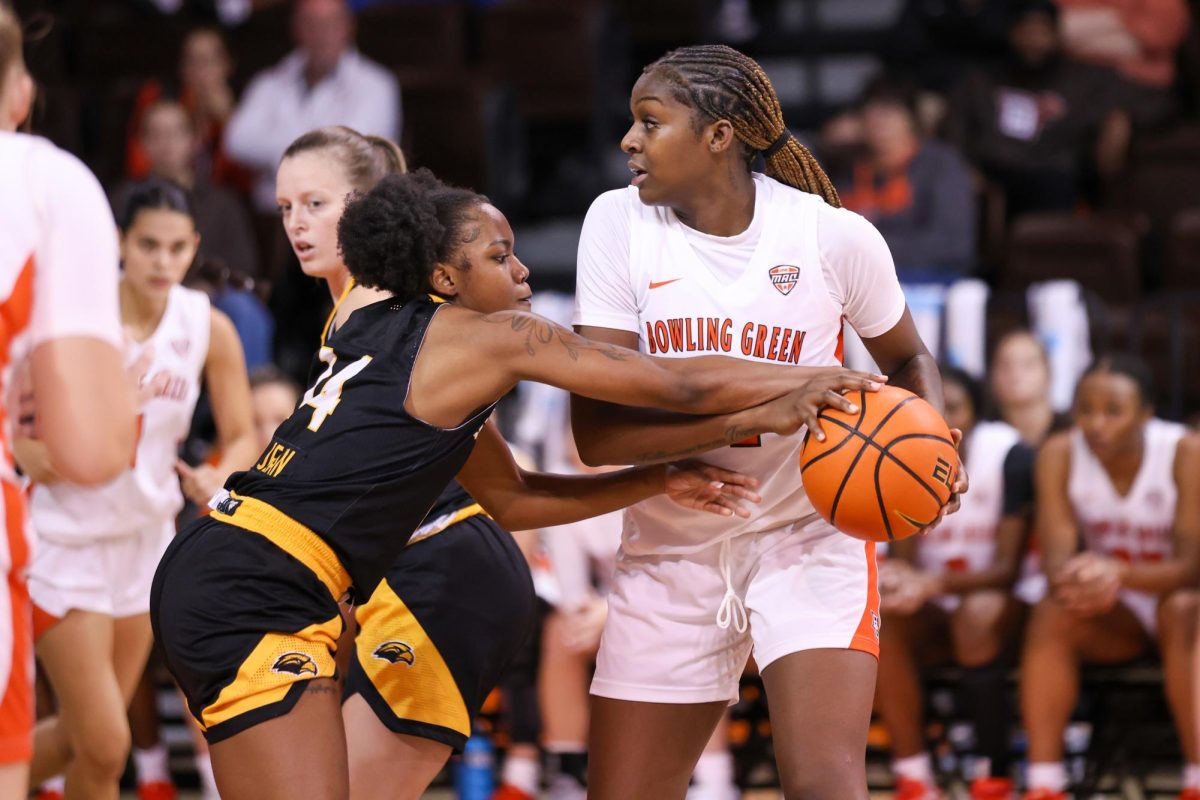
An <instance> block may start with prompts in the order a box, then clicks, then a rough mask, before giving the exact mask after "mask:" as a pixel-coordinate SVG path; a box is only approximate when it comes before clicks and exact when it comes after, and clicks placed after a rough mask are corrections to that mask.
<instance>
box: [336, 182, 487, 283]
mask: <svg viewBox="0 0 1200 800" xmlns="http://www.w3.org/2000/svg"><path fill="white" fill-rule="evenodd" d="M487 202H489V201H488V199H487V198H486V197H484V196H483V195H481V194H478V193H476V192H473V191H471V190H470V189H460V188H458V187H457V186H449V185H447V184H445V183H442V182H441V181H440V180H438V178H437V177H436V176H434V174H433V173H432V172H430V171H429V170H427V169H418V170H416V171H415V172H411V173H409V174H407V175H389V176H387V177H386V178H384V179H383V180H381V181H380V182H379V183H378V184H376V186H375V188H374V189H372V190H371V191H369V192H367V193H366V194H359V195H356V196H355V197H353V198H352V199H351V200H350V202H349V204H348V205H347V206H346V210H345V211H344V212H343V213H342V218H341V220H340V221H339V222H338V246H339V247H340V249H341V251H342V261H343V262H345V264H346V267H347V269H349V270H350V274H351V275H353V276H354V280H356V281H358V283H360V284H362V285H363V286H368V287H373V288H378V289H385V290H387V291H389V292H391V293H392V294H394V295H395V296H396V297H397V298H399V299H400V300H402V301H404V300H409V299H411V298H413V297H416V296H417V295H420V294H424V293H426V292H428V291H429V276H430V275H431V274H432V273H433V268H434V266H435V265H437V264H438V263H450V262H451V261H452V260H453V259H454V258H455V257H456V256H458V253H459V248H460V247H461V246H462V244H463V235H464V228H465V227H466V226H467V225H468V224H469V223H470V222H471V220H472V218H473V212H474V210H475V209H477V208H478V207H479V206H481V205H483V204H484V203H487ZM461 265H462V266H464V267H466V266H468V264H467V262H466V261H465V259H463V260H462V261H461Z"/></svg>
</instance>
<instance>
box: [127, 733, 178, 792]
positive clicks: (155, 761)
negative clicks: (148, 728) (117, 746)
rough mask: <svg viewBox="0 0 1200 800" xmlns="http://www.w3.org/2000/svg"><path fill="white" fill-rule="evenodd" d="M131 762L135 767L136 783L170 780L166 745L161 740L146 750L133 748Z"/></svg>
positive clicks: (166, 781)
mask: <svg viewBox="0 0 1200 800" xmlns="http://www.w3.org/2000/svg"><path fill="white" fill-rule="evenodd" d="M133 764H134V767H135V769H137V779H138V783H170V782H171V770H170V768H169V767H168V766H167V746H166V745H165V744H163V743H162V742H159V743H158V744H156V745H154V747H151V748H149V749H147V750H143V749H141V748H140V747H135V748H133Z"/></svg>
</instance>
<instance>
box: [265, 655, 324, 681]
mask: <svg viewBox="0 0 1200 800" xmlns="http://www.w3.org/2000/svg"><path fill="white" fill-rule="evenodd" d="M271 671H272V672H286V673H287V674H289V675H312V676H313V677H314V678H315V677H317V674H318V672H317V662H315V661H313V660H312V657H311V656H307V655H305V654H304V653H284V654H283V655H281V656H280V657H279V658H277V659H275V663H274V664H272V665H271Z"/></svg>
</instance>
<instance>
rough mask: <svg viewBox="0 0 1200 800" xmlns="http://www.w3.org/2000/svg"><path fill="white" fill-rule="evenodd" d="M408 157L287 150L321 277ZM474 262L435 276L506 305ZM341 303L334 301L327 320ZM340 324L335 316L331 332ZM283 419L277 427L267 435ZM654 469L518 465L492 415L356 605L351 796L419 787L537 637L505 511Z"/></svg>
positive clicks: (334, 136)
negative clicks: (595, 471)
mask: <svg viewBox="0 0 1200 800" xmlns="http://www.w3.org/2000/svg"><path fill="white" fill-rule="evenodd" d="M405 171H406V170H405V162H404V157H403V154H402V153H401V152H400V150H399V148H398V147H397V146H396V145H395V144H394V143H392V142H390V141H388V140H386V139H383V138H381V137H377V136H363V135H362V134H359V133H358V132H356V131H353V130H351V129H349V128H345V127H339V126H334V127H326V128H318V129H316V130H313V131H309V132H308V133H306V134H304V135H302V136H300V137H299V138H297V139H296V140H295V141H294V142H292V144H291V145H289V147H288V149H287V151H286V152H285V154H284V156H283V159H282V161H281V162H280V165H279V169H278V171H277V173H276V196H277V200H278V203H279V206H280V210H281V212H282V216H283V222H284V229H285V232H286V233H287V236H288V239H289V241H290V242H291V243H292V246H293V248H294V250H295V252H296V255H297V257H298V259H299V261H300V266H301V268H302V269H303V270H304V272H305V274H307V275H310V276H312V277H316V278H320V279H322V280H324V281H325V282H326V284H327V285H328V287H329V289H330V292H331V294H333V299H334V300H335V301H338V300H339V299H340V298H341V296H342V295H344V294H345V293H346V292H347V291H348V290H349V288H350V287H351V286H353V284H354V280H353V278H352V277H351V275H350V271H349V269H348V268H347V267H346V265H345V263H344V262H343V261H342V256H341V251H340V250H339V249H338V243H337V224H338V221H339V220H340V218H341V215H342V211H343V208H344V205H345V202H346V200H347V199H348V198H349V197H351V196H353V195H354V193H355V192H359V193H363V192H367V191H369V190H370V189H371V188H373V187H374V186H375V185H376V184H377V183H378V182H379V181H380V180H381V179H383V178H384V177H385V176H387V175H390V174H399V173H403V172H405ZM462 196H463V197H465V198H466V199H467V200H470V199H472V197H473V196H472V195H470V194H464V195H462ZM465 263H467V262H459V263H458V264H457V265H456V266H455V267H454V272H453V273H451V272H450V271H449V270H441V271H438V272H436V273H435V275H434V276H432V280H431V283H432V284H433V286H431V288H436V290H437V291H438V292H439V293H440V294H441V296H443V297H445V298H446V299H447V300H450V301H452V302H454V303H456V304H458V305H460V306H462V307H464V308H471V309H475V310H480V311H488V310H496V303H497V300H496V299H495V297H492V296H489V294H488V293H486V292H481V291H480V286H481V285H483V286H486V284H480V282H479V280H480V278H482V277H484V276H485V270H486V265H483V264H480V265H479V266H477V267H475V268H473V269H472V268H469V267H467V266H464V264H465ZM452 276H453V277H452ZM464 284H466V285H465V286H464ZM509 300H511V298H509ZM504 302H507V301H504ZM336 315H337V312H336V306H335V312H334V315H333V317H331V322H332V319H333V318H336ZM337 335H338V332H337V330H336V329H334V327H333V326H332V325H330V326H329V327H328V329H327V330H326V332H325V336H324V337H323V342H322V344H323V345H324V344H325V343H327V342H328V341H330V340H331V339H335V338H336V337H337ZM317 363H318V365H320V366H321V368H323V366H324V365H323V364H321V363H320V362H317ZM292 405H293V407H294V406H295V403H293V404H292ZM273 433H274V427H272V430H271V431H270V432H269V433H268V437H269V436H270V435H271V434H273ZM647 474H648V473H647V472H646V471H645V470H625V471H623V472H622V473H621V474H618V475H607V476H603V477H600V478H599V479H598V480H595V481H588V480H581V479H579V478H578V477H575V476H554V475H544V474H540V473H530V472H527V471H524V470H520V469H518V468H517V467H516V465H515V464H514V462H513V459H512V457H511V455H510V454H509V451H508V448H507V445H506V444H505V442H504V441H503V439H502V438H501V437H500V435H499V433H498V430H497V429H496V426H495V425H494V424H493V423H491V422H488V423H486V424H485V425H484V427H483V430H482V431H481V433H480V436H479V438H478V440H477V443H476V446H475V448H474V450H473V451H472V454H471V457H470V459H468V461H467V464H466V465H465V466H464V468H463V477H462V480H463V481H464V482H466V483H468V484H470V486H471V487H472V489H473V490H474V491H475V492H476V495H475V496H472V495H470V494H468V493H467V490H466V489H464V488H463V485H462V484H460V483H459V482H458V481H451V482H450V484H449V485H448V486H447V487H446V488H445V489H444V490H443V491H442V494H441V496H440V497H439V498H438V500H437V502H436V503H435V505H434V508H433V509H432V510H431V511H430V512H429V514H427V515H426V519H425V520H424V522H422V524H421V526H420V527H419V528H418V529H417V531H416V532H415V533H414V534H413V538H412V540H411V541H410V542H409V544H408V546H407V547H405V548H404V551H403V552H402V553H401V555H400V557H399V558H398V559H397V560H396V562H395V563H394V564H393V565H392V566H391V568H390V569H389V570H388V572H387V574H386V575H385V576H384V579H383V581H382V582H381V583H380V585H379V586H378V588H376V590H375V592H374V593H373V594H372V595H371V597H370V599H369V600H368V601H367V602H365V603H362V604H359V605H358V606H357V607H356V608H355V609H354V617H355V620H356V623H357V631H356V632H355V634H354V636H355V638H356V642H355V646H354V654H353V656H352V657H351V659H350V662H349V667H348V669H347V672H346V685H345V697H346V699H345V702H344V703H343V705H342V716H343V719H344V721H345V725H346V735H347V744H348V751H349V754H350V790H351V795H352V796H353V797H355V798H367V797H371V796H375V794H376V793H378V794H379V795H380V796H382V797H387V798H388V800H398V799H399V798H403V797H410V796H411V797H418V796H420V795H421V793H422V792H423V791H424V790H425V788H426V787H427V786H428V784H429V783H430V782H431V781H432V780H433V779H434V778H435V777H436V776H437V773H438V772H440V771H441V769H442V767H443V765H444V764H445V762H446V760H447V759H448V758H449V756H450V753H451V751H452V749H454V748H458V749H461V748H462V746H463V745H464V744H465V742H466V739H467V736H468V735H469V734H470V731H471V724H472V721H473V720H474V718H475V716H476V715H477V714H478V712H479V708H480V706H481V704H482V703H483V700H484V697H485V696H486V695H487V693H488V691H490V690H491V688H492V687H493V686H495V684H496V683H497V681H498V680H499V676H500V675H501V673H502V672H503V671H504V669H505V668H506V666H507V664H508V663H509V662H510V661H511V660H512V658H513V655H514V654H515V653H516V651H517V649H518V648H520V647H521V646H522V644H523V643H524V641H525V640H526V639H527V638H528V637H529V632H530V629H531V627H532V625H533V622H534V608H533V587H532V581H531V578H530V575H529V568H528V566H527V565H526V563H525V559H524V557H523V556H522V554H521V552H520V550H519V549H518V547H517V545H516V543H515V542H514V540H513V538H512V536H511V535H510V534H509V533H508V532H507V531H506V530H504V528H502V527H501V525H504V526H512V527H514V529H524V528H536V527H541V526H543V525H552V524H555V523H560V522H574V521H576V520H578V519H579V518H580V517H582V516H588V515H589V514H599V513H604V512H610V511H612V510H614V509H617V508H620V507H622V506H624V505H627V504H628V503H630V502H633V501H634V500H636V499H641V497H642V496H643V495H644V493H645V492H647V491H650V489H651V484H649V483H647V481H646V480H645V478H646V476H647ZM671 475H672V478H671V480H670V482H669V483H670V485H669V486H667V487H664V488H666V489H667V490H668V492H669V493H671V494H672V495H673V497H674V498H675V500H676V501H677V502H689V501H690V500H694V499H695V498H697V497H699V496H701V495H702V492H701V491H700V490H703V489H707V485H708V482H709V480H719V481H724V482H725V483H726V486H725V487H724V488H723V493H722V494H713V495H712V496H711V499H712V501H713V505H712V506H711V507H710V510H712V511H714V512H724V513H728V512H731V511H732V510H733V508H734V507H735V506H734V502H735V500H734V498H736V497H737V496H739V495H740V496H742V497H749V498H750V499H753V494H752V493H750V492H748V491H747V490H744V489H743V488H741V487H739V486H737V483H738V480H739V477H738V476H734V475H732V474H730V473H726V472H724V471H720V472H713V471H711V470H709V471H708V472H707V474H706V472H705V468H704V467H702V466H700V465H695V466H688V467H682V468H677V469H673V470H671ZM485 509H486V511H485ZM489 513H490V516H489ZM741 513H746V512H744V511H742V512H741ZM401 631H402V632H403V639H404V641H405V642H406V643H408V644H409V645H410V646H411V647H413V648H415V649H416V650H417V651H420V650H421V649H422V647H423V648H424V649H426V650H429V649H436V651H437V652H438V654H439V655H440V656H441V662H438V661H436V660H435V659H432V658H424V657H422V658H421V659H420V661H419V662H418V661H417V660H415V659H414V661H413V663H411V664H410V663H407V662H406V661H400V662H397V663H391V662H389V661H387V660H385V659H383V658H381V657H380V654H379V653H378V651H379V648H380V647H381V646H382V645H383V644H384V643H386V642H388V641H391V640H393V639H395V638H396V637H397V636H400V633H398V632H401ZM419 642H423V643H424V644H423V645H422V644H420V643H419ZM387 652H388V651H386V650H385V651H384V654H386V653H387ZM442 665H444V666H445V668H444V669H443V668H442ZM400 676H402V680H397V678H398V677H400ZM433 696H436V697H437V698H438V701H437V702H431V701H430V698H431V697H433ZM399 786H403V787H404V788H403V790H399V789H397V787H399Z"/></svg>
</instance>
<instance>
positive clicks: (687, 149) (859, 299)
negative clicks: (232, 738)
mask: <svg viewBox="0 0 1200 800" xmlns="http://www.w3.org/2000/svg"><path fill="white" fill-rule="evenodd" d="M630 110H631V112H632V114H633V124H632V126H631V127H630V128H629V131H628V132H627V133H626V134H625V137H624V139H623V140H622V142H621V148H622V149H623V150H624V151H625V152H626V153H628V154H629V167H630V169H631V170H632V172H633V174H634V177H633V182H632V186H631V187H630V188H627V189H621V190H617V191H612V192H608V193H606V194H604V195H601V196H600V197H599V198H598V199H597V200H596V201H595V202H594V203H593V204H592V207H591V209H590V210H589V212H588V215H587V219H586V220H585V222H584V228H583V237H582V239H581V241H580V245H579V273H578V297H577V309H576V314H575V324H576V326H577V330H578V331H579V332H580V333H582V334H583V335H584V336H587V337H589V338H590V339H595V340H598V341H603V342H608V343H610V344H612V345H616V346H618V347H623V348H629V349H631V350H641V351H642V352H643V353H649V354H652V355H663V356H666V357H669V358H678V357H681V356H687V355H693V354H697V353H722V354H728V355H732V356H735V357H738V358H741V359H744V360H746V361H752V362H753V361H758V362H765V363H782V364H799V365H807V366H831V365H836V364H838V363H840V362H841V341H842V323H843V319H844V320H846V321H848V322H850V324H851V325H853V326H854V328H855V329H856V330H857V331H858V333H859V334H860V335H861V336H862V337H863V339H864V340H865V342H866V344H867V347H868V349H869V350H870V351H871V354H872V356H874V358H875V360H876V362H877V363H878V364H879V365H880V367H881V369H882V371H883V372H885V373H886V374H888V375H890V376H891V379H890V383H891V384H892V385H899V386H902V387H905V388H908V389H911V390H912V391H914V392H916V393H917V394H919V395H921V396H922V397H924V398H925V399H926V400H928V401H930V402H931V403H933V404H934V406H935V407H936V408H938V409H940V408H941V406H942V400H941V394H942V392H941V383H940V380H939V378H938V371H937V366H936V364H935V363H934V361H933V359H932V357H931V356H930V355H929V352H928V351H927V350H926V348H925V345H924V344H923V343H922V342H921V339H920V337H919V336H918V335H917V331H916V328H915V327H914V325H913V322H912V319H911V317H910V316H909V313H908V311H907V309H906V307H905V302H904V296H903V294H902V293H901V291H900V284H899V282H898V281H897V279H896V273H895V268H894V267H893V265H892V259H891V256H890V255H889V253H888V250H887V246H886V245H885V244H884V242H883V239H882V237H880V235H879V233H878V231H876V230H875V229H874V228H873V227H872V226H871V225H870V223H868V222H867V221H866V220H864V219H863V218H862V217H859V216H858V215H856V214H853V213H851V212H849V211H843V210H841V209H840V208H839V205H840V203H839V201H838V196H837V192H836V191H835V190H834V188H833V186H832V185H831V184H830V182H829V179H828V178H827V177H826V175H825V173H824V172H823V171H822V170H821V168H820V166H819V165H818V164H817V162H816V161H815V160H814V159H813V157H812V155H811V154H810V153H809V152H808V151H807V150H806V149H805V148H804V147H803V146H801V144H800V143H799V142H798V141H796V140H795V139H794V138H793V137H792V136H791V135H790V134H789V133H788V131H787V128H786V126H785V125H784V122H783V117H782V113H781V112H780V108H779V101H778V100H777V99H776V97H775V91H774V89H773V88H772V86H771V83H770V81H769V80H768V79H767V77H766V75H765V73H764V72H763V71H762V68H761V67H759V65H758V64H756V63H755V62H754V61H753V60H752V59H750V58H748V57H746V56H744V55H742V54H741V53H739V52H737V51H736V50H733V49H731V48H728V47H724V46H702V47H685V48H682V49H680V50H676V51H673V52H671V53H668V54H667V55H666V56H664V57H663V58H661V59H659V60H658V61H656V62H655V63H653V64H651V65H650V66H649V67H647V68H646V70H645V71H644V72H643V74H642V76H641V77H640V78H639V79H638V81H637V83H636V84H635V85H634V87H633V95H632V98H631V101H630ZM759 156H762V157H763V158H764V159H765V161H766V172H767V174H766V175H760V174H757V173H754V172H752V171H751V165H752V163H753V161H754V160H755V159H756V158H758V157H759ZM572 411H573V423H574V430H575V437H576V441H577V442H578V444H579V451H580V454H581V455H582V457H583V459H584V460H585V461H586V462H587V463H589V464H630V463H635V464H636V463H649V462H655V461H665V460H670V459H674V458H679V457H681V456H683V455H686V454H691V453H705V454H706V455H705V457H704V458H705V460H706V461H711V462H712V463H714V464H718V465H721V466H723V467H725V468H726V469H733V470H737V471H741V472H745V473H747V474H751V475H754V476H756V477H757V478H758V479H759V493H760V494H761V495H762V497H763V502H762V504H761V505H760V506H758V507H756V508H755V510H754V511H755V513H754V516H753V517H752V518H751V519H749V520H741V519H739V520H716V519H714V520H711V521H710V520H706V519H703V518H701V517H700V515H697V514H692V513H688V512H685V511H681V510H679V509H677V508H670V507H668V506H665V505H663V504H662V503H659V502H657V501H655V500H653V499H651V500H648V501H644V502H642V503H639V504H637V505H635V506H633V507H631V508H630V509H628V510H627V511H626V512H625V513H626V517H625V535H624V543H623V545H622V550H621V554H620V557H619V561H618V568H617V574H616V577H615V579H614V589H613V594H612V595H611V597H610V599H609V616H608V622H607V624H606V627H605V631H604V638H603V641H602V643H601V645H600V654H599V659H598V662H597V668H596V677H595V680H594V682H593V683H592V694H593V695H595V701H594V704H593V713H592V717H591V733H590V744H591V753H590V759H591V767H592V769H591V778H590V781H589V787H588V790H589V796H590V797H592V798H595V799H596V800H624V798H630V797H656V798H680V797H683V795H684V792H685V791H686V789H687V782H688V776H689V775H690V774H691V772H692V767H693V765H694V764H695V763H696V760H697V758H698V757H699V755H700V752H701V750H702V749H703V747H704V743H705V741H706V740H707V739H708V737H709V734H710V732H711V731H712V729H713V726H714V725H715V724H716V723H717V720H718V719H719V718H720V716H721V713H722V710H723V709H724V707H725V706H726V704H728V703H729V702H730V701H731V700H733V699H735V698H736V697H737V694H738V679H739V677H740V676H741V673H742V669H743V667H744V665H745V663H746V660H747V658H748V656H749V654H750V650H751V648H752V647H753V649H754V655H755V660H756V661H757V662H758V665H759V667H760V668H761V669H762V676H763V681H764V683H765V685H766V690H767V694H768V696H769V697H770V704H771V722H772V731H773V733H774V737H775V752H776V757H777V760H778V764H779V773H780V780H781V783H782V785H783V789H784V794H785V795H786V796H787V797H788V798H799V797H805V798H814V797H822V798H837V799H838V800H848V799H849V798H858V799H859V800H865V798H866V796H867V794H866V775H865V764H864V751H865V741H866V733H867V723H868V720H869V718H870V712H871V697H872V694H873V690H874V685H875V671H876V658H875V656H877V655H878V647H879V645H878V638H877V630H876V628H877V623H878V613H877V609H878V593H877V589H876V586H875V551H874V547H875V546H874V544H873V543H863V542H861V541H856V540H854V539H851V538H849V537H847V536H843V535H841V534H839V533H838V532H837V531H836V530H835V529H834V528H833V527H831V526H830V525H828V524H827V523H826V522H824V521H823V520H821V519H820V518H819V517H817V516H816V514H814V513H813V509H812V506H811V504H809V502H808V500H807V499H806V498H805V495H804V489H803V487H802V485H801V477H800V471H799V464H798V460H799V454H800V444H801V437H800V436H799V435H794V434H788V435H783V436H779V435H775V434H773V433H771V432H767V431H764V430H762V428H761V427H759V426H757V425H754V424H752V423H749V422H748V420H746V419H745V417H744V416H743V415H738V414H734V415H731V416H723V417H711V418H707V419H697V418H695V417H680V416H672V415H664V414H661V413H658V412H648V411H643V410H637V409H630V408H623V407H619V406H615V405H610V404H605V403H601V402H596V401H595V400H589V399H586V398H582V397H577V398H575V400H574V402H573V409H572ZM710 451H711V452H710ZM965 488H966V480H965V476H964V477H960V480H959V481H958V482H957V483H956V484H955V487H954V489H955V491H956V492H961V491H963V490H965ZM956 504H957V501H956V499H954V498H952V499H951V501H950V503H949V505H948V508H953V507H955V506H956ZM647 642H654V643H655V646H654V647H653V648H650V647H647V646H646V643H647Z"/></svg>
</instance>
